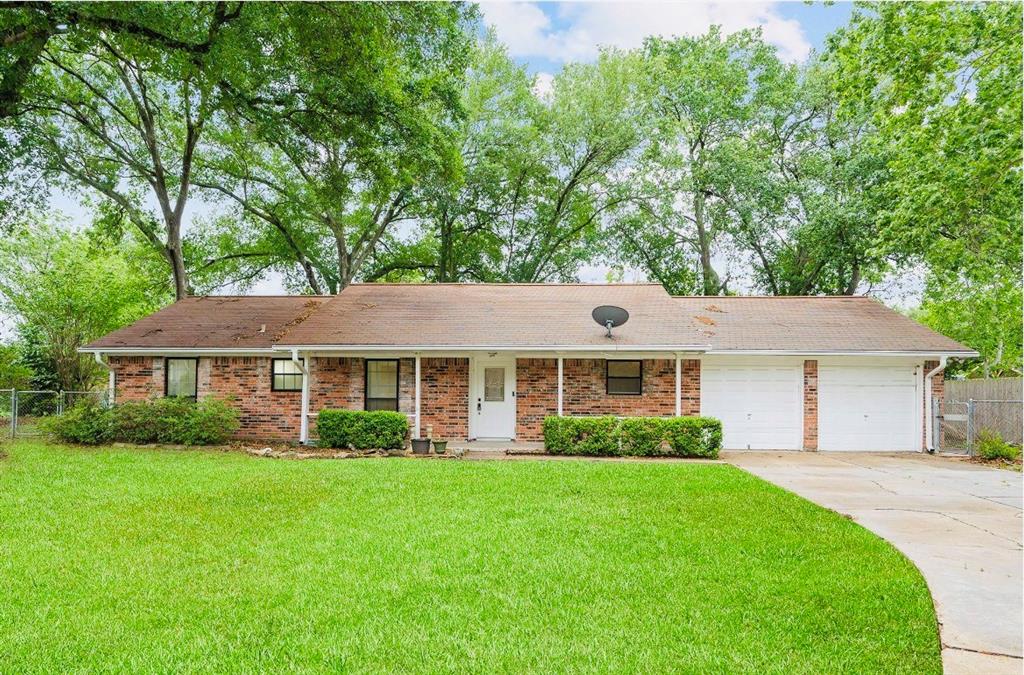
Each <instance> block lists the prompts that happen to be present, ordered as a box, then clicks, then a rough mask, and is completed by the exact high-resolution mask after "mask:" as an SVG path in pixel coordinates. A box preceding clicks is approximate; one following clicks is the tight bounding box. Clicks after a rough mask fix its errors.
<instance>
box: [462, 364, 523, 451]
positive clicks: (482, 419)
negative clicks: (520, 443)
mask: <svg viewBox="0 0 1024 675" xmlns="http://www.w3.org/2000/svg"><path fill="white" fill-rule="evenodd" d="M474 380H475V381H474V387H473V390H474V391H473V395H472V398H471V407H472V410H471V416H472V418H473V435H474V436H475V437H476V438H500V439H512V438H514V437H515V434H516V394H515V383H516V360H515V359H514V358H500V357H481V358H479V359H477V362H476V368H475V372H474Z"/></svg>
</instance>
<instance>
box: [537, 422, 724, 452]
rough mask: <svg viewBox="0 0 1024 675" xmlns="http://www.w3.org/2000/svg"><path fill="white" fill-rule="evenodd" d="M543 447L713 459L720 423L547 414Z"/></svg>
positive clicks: (560, 449)
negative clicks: (552, 415)
mask: <svg viewBox="0 0 1024 675" xmlns="http://www.w3.org/2000/svg"><path fill="white" fill-rule="evenodd" d="M544 446H545V447H546V448H547V451H548V452H550V453H552V454H556V455H621V456H639V457H708V458H715V457H718V451H719V450H720V449H721V447H722V423H721V422H719V421H718V420H716V419H712V418H710V417H626V418H622V419H618V418H615V417H548V418H546V419H545V420H544Z"/></svg>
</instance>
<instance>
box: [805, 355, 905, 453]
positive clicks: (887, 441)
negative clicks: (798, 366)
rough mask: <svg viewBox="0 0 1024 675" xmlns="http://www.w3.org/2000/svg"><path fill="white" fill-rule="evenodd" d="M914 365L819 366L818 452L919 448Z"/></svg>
mask: <svg viewBox="0 0 1024 675" xmlns="http://www.w3.org/2000/svg"><path fill="white" fill-rule="evenodd" d="M919 378H920V371H918V369H917V367H916V366H913V365H906V364H903V365H892V366H848V365H835V366H832V365H819V366H818V449H819V450H874V451H886V450H920V449H921V406H922V403H921V394H920V393H919V389H918V386H917V383H918V379H919Z"/></svg>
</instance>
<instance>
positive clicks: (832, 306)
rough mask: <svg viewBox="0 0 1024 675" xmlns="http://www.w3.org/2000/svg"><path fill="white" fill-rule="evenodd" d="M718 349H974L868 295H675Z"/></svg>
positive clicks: (682, 311) (691, 321)
mask: <svg viewBox="0 0 1024 675" xmlns="http://www.w3.org/2000/svg"><path fill="white" fill-rule="evenodd" d="M673 300H674V301H675V302H676V305H677V307H678V308H679V311H680V314H682V315H683V316H684V317H685V318H686V319H687V321H688V322H689V324H690V326H691V327H693V328H695V329H698V330H699V331H700V333H701V335H702V337H703V339H704V340H705V341H707V342H709V343H710V344H711V346H712V349H713V350H715V351H727V350H775V351H788V352H848V351H849V352H873V351H880V352H885V351H908V352H931V353H935V352H942V353H953V352H965V353H968V354H972V353H973V350H971V349H970V348H968V347H965V346H963V345H962V344H960V343H958V342H955V341H954V340H951V339H949V338H948V337H946V336H944V335H940V334H939V333H936V332H935V331H933V330H932V329H930V328H926V327H925V326H922V325H921V324H919V323H917V322H916V321H914V320H912V319H910V318H908V317H906V316H903V315H902V314H900V313H898V312H895V311H893V310H891V309H889V308H888V307H886V306H885V305H883V304H881V303H880V302H878V301H877V300H874V299H872V298H867V297H741V296H731V297H676V298H673Z"/></svg>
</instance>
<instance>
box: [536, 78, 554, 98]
mask: <svg viewBox="0 0 1024 675" xmlns="http://www.w3.org/2000/svg"><path fill="white" fill-rule="evenodd" d="M554 90H555V76H554V75H552V74H551V73H544V72H541V73H537V75H536V76H535V77H534V78H533V93H534V94H536V95H537V96H539V97H540V98H546V97H547V96H548V94H550V93H551V92H552V91H554Z"/></svg>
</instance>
